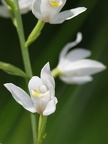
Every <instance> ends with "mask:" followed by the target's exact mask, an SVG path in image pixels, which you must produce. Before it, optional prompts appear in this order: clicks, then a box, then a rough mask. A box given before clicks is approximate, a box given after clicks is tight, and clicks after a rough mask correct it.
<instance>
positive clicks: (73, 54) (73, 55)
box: [65, 48, 91, 62]
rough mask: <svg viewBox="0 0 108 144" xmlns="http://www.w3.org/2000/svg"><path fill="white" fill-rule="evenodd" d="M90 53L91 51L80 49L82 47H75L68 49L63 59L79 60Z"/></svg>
mask: <svg viewBox="0 0 108 144" xmlns="http://www.w3.org/2000/svg"><path fill="white" fill-rule="evenodd" d="M90 55H91V51H89V50H86V49H82V48H77V49H74V50H72V51H70V52H69V53H68V54H67V55H66V57H65V59H66V60H68V61H71V62H73V61H76V60H80V59H84V58H86V57H89V56H90Z"/></svg>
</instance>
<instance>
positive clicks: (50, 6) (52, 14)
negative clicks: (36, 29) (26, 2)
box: [32, 0, 86, 24]
mask: <svg viewBox="0 0 108 144" xmlns="http://www.w3.org/2000/svg"><path fill="white" fill-rule="evenodd" d="M65 3H66V0H33V3H32V12H33V14H34V15H35V17H36V18H38V19H39V20H43V21H45V22H49V23H51V24H60V23H63V22H64V21H65V20H69V19H71V18H73V17H75V16H77V15H78V14H80V13H82V12H84V11H85V10H86V8H85V7H79V8H75V9H71V10H66V11H63V12H60V10H61V9H62V8H63V6H64V5H65ZM59 12H60V13H59Z"/></svg>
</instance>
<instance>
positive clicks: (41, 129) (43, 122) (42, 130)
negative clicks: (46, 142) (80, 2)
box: [38, 114, 47, 144]
mask: <svg viewBox="0 0 108 144" xmlns="http://www.w3.org/2000/svg"><path fill="white" fill-rule="evenodd" d="M46 123H47V116H43V115H42V114H40V117H39V127H38V144H41V143H42V141H43V139H44V138H45V137H46V133H45V128H46Z"/></svg>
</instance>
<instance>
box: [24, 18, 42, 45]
mask: <svg viewBox="0 0 108 144" xmlns="http://www.w3.org/2000/svg"><path fill="white" fill-rule="evenodd" d="M44 25H45V22H44V21H41V20H38V22H37V24H36V26H35V27H34V29H33V30H32V32H31V33H30V35H29V36H28V38H27V41H26V42H25V46H29V45H30V44H31V43H32V42H34V41H35V40H36V39H37V38H38V36H39V35H40V33H41V30H42V29H43V27H44Z"/></svg>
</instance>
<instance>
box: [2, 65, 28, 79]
mask: <svg viewBox="0 0 108 144" xmlns="http://www.w3.org/2000/svg"><path fill="white" fill-rule="evenodd" d="M0 69H2V70H3V71H5V72H6V73H8V74H11V75H17V76H21V77H24V78H28V76H27V75H26V73H24V72H23V71H22V70H21V69H19V68H17V67H15V66H13V65H11V64H9V63H5V62H0Z"/></svg>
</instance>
